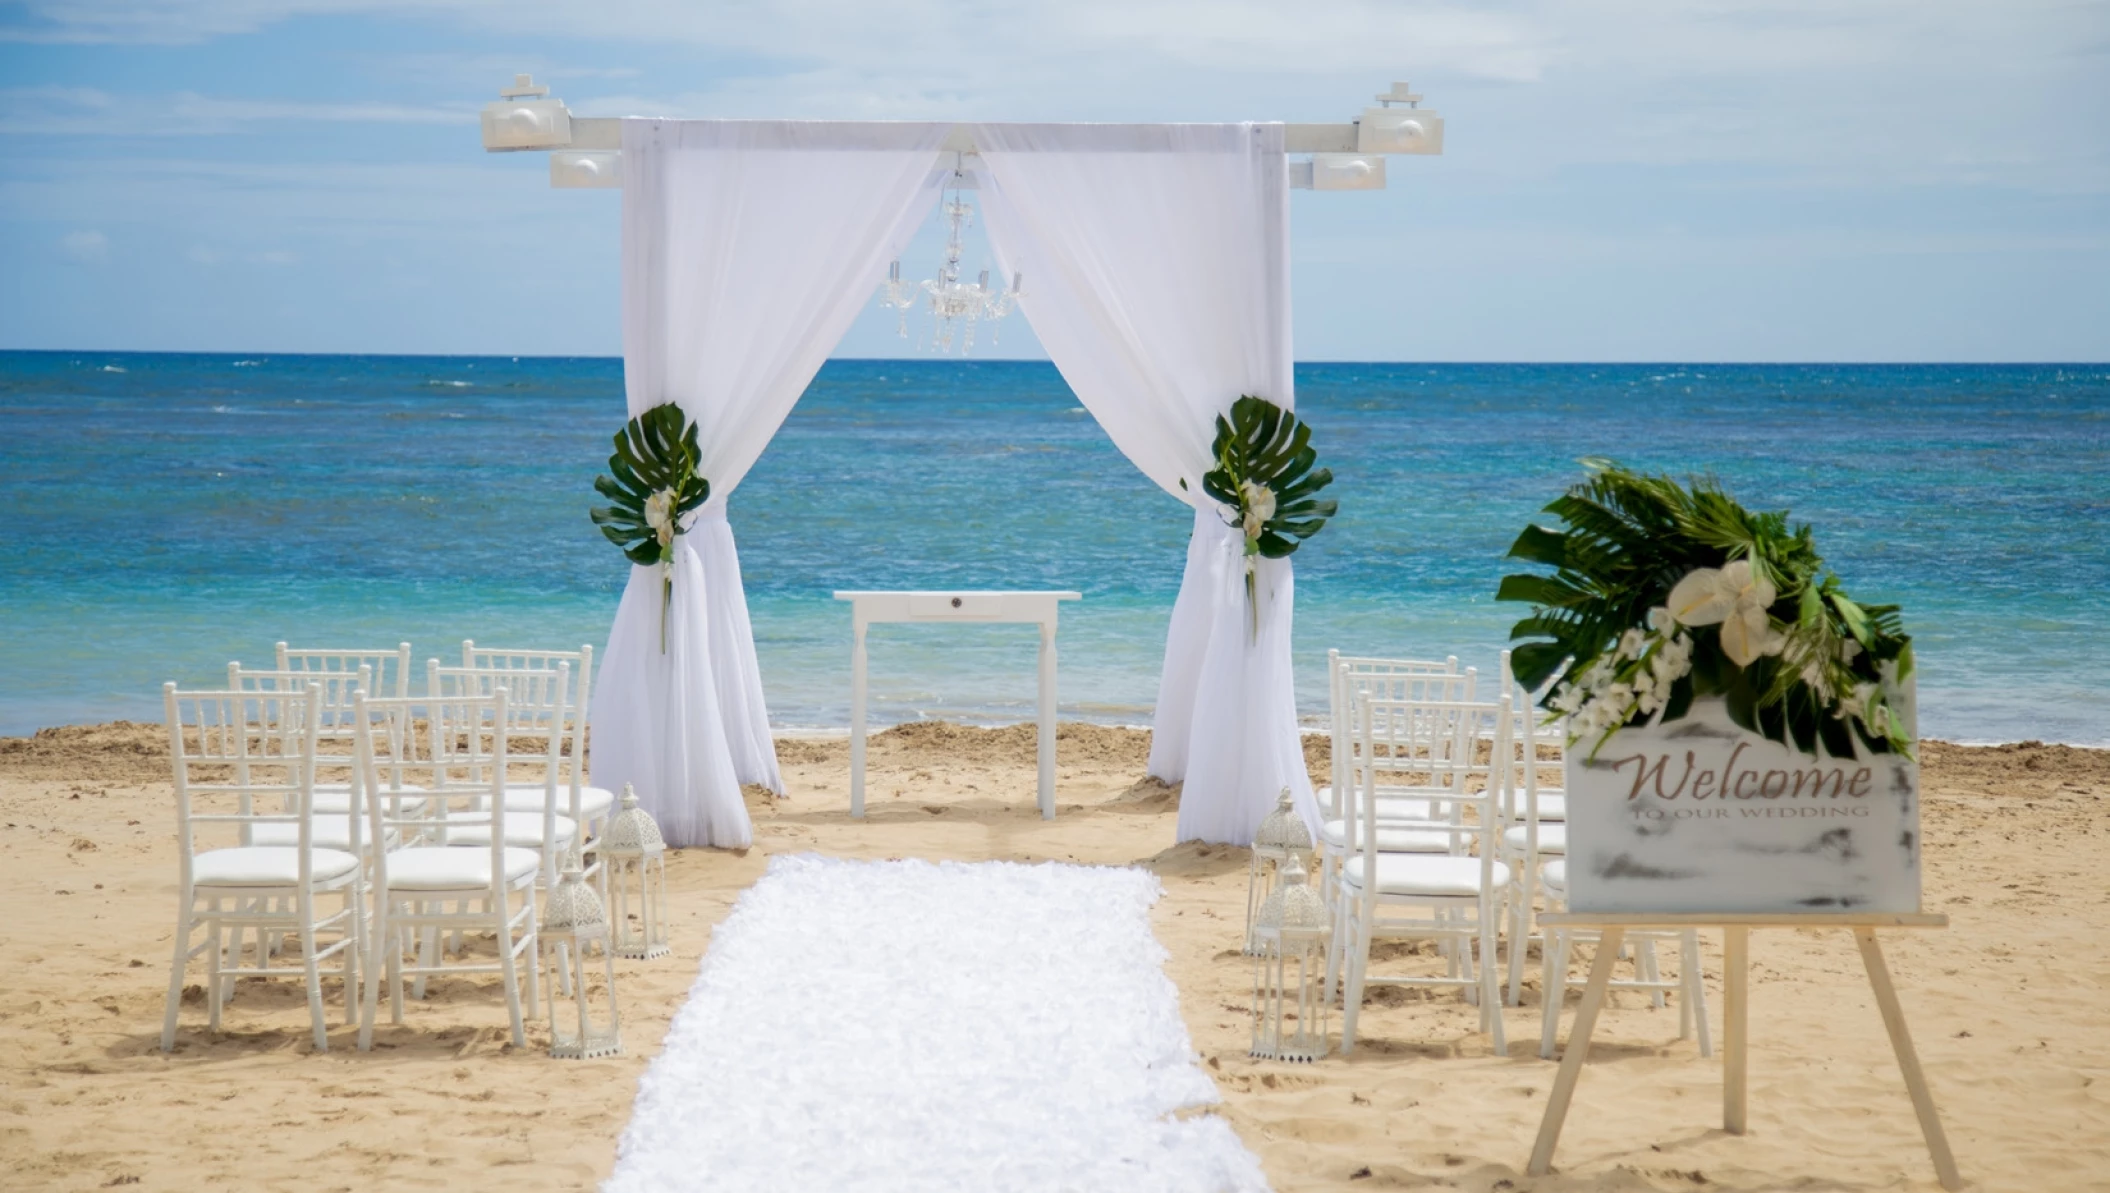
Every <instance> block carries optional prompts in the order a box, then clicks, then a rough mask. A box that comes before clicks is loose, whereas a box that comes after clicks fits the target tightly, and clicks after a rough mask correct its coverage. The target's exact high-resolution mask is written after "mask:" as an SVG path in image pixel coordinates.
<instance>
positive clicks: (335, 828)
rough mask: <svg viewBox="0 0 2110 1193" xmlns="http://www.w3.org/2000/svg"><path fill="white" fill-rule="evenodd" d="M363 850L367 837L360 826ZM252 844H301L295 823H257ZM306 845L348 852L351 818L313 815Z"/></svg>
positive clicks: (350, 844) (250, 834) (336, 815)
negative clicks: (313, 822) (313, 819)
mask: <svg viewBox="0 0 2110 1193" xmlns="http://www.w3.org/2000/svg"><path fill="white" fill-rule="evenodd" d="M359 835H360V838H361V840H360V846H361V848H362V850H363V849H364V846H365V844H366V842H365V837H366V836H367V835H368V829H367V826H366V825H364V824H361V825H360V826H359ZM249 843H250V844H251V845H271V846H280V845H282V846H286V847H289V848H290V847H292V846H295V845H298V844H300V826H299V825H297V824H259V825H256V826H254V827H252V828H251V829H250V830H249ZM308 843H309V844H311V845H313V846H314V847H315V848H317V849H337V850H349V849H350V848H351V847H352V818H351V817H350V816H347V815H345V814H344V813H342V812H339V813H336V814H335V815H332V814H330V813H327V812H318V813H316V815H315V834H314V836H312V837H310V838H309V839H308Z"/></svg>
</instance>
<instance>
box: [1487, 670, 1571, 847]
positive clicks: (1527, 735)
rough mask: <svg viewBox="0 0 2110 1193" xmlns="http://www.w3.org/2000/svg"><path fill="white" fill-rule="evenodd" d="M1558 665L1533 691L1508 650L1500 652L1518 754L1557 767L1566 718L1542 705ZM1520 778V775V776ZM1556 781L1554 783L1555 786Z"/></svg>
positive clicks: (1534, 777) (1564, 747)
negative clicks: (1522, 680)
mask: <svg viewBox="0 0 2110 1193" xmlns="http://www.w3.org/2000/svg"><path fill="white" fill-rule="evenodd" d="M1559 675H1560V669H1556V670H1555V672H1554V674H1553V676H1552V677H1549V678H1548V679H1547V680H1546V681H1545V682H1544V683H1542V684H1540V685H1539V689H1538V691H1536V692H1527V691H1525V690H1524V688H1523V685H1522V684H1519V683H1518V682H1517V679H1516V673H1515V671H1514V670H1513V669H1512V668H1511V666H1510V660H1509V652H1508V651H1506V650H1505V651H1503V652H1502V690H1503V691H1504V692H1507V693H1509V694H1510V695H1511V697H1512V698H1514V699H1515V701H1516V705H1515V708H1516V738H1517V741H1518V742H1519V743H1521V744H1522V749H1521V750H1520V751H1519V753H1520V756H1521V757H1525V758H1534V759H1536V760H1537V763H1538V765H1539V766H1547V767H1559V766H1560V765H1561V762H1562V760H1563V759H1565V758H1566V757H1567V752H1568V719H1567V718H1566V717H1563V716H1560V715H1558V714H1557V713H1553V712H1551V711H1550V710H1548V709H1547V708H1546V706H1545V700H1546V695H1547V693H1549V692H1551V691H1552V690H1553V685H1554V684H1555V683H1557V682H1559ZM1519 777H1520V778H1521V777H1522V776H1519ZM1530 777H1531V786H1532V792H1531V794H1532V804H1531V805H1530V806H1531V807H1532V808H1534V809H1536V807H1537V794H1538V788H1539V787H1541V786H1544V784H1542V783H1540V782H1539V781H1538V780H1539V775H1538V771H1537V770H1536V769H1535V768H1534V769H1533V770H1532V772H1531V776H1530ZM1559 786H1560V785H1559V784H1557V783H1556V784H1554V787H1555V788H1558V787H1559Z"/></svg>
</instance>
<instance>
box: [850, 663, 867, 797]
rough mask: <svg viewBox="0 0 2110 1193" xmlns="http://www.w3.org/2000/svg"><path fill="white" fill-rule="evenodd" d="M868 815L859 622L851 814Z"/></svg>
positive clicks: (853, 671) (852, 691)
mask: <svg viewBox="0 0 2110 1193" xmlns="http://www.w3.org/2000/svg"><path fill="white" fill-rule="evenodd" d="M864 814H865V627H864V622H863V621H859V622H858V623H857V624H856V626H855V628H854V629H852V631H851V641H850V815H851V816H853V817H855V818H858V819H863V817H864Z"/></svg>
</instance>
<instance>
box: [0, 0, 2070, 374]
mask: <svg viewBox="0 0 2110 1193" xmlns="http://www.w3.org/2000/svg"><path fill="white" fill-rule="evenodd" d="M515 71H532V72H534V73H535V75H536V76H537V77H538V78H540V79H543V80H545V81H547V82H549V83H550V84H551V85H552V87H553V88H554V93H555V94H556V95H558V96H560V97H562V98H563V99H565V100H566V101H567V102H568V103H569V104H570V105H571V107H572V109H573V111H574V112H576V113H579V114H583V115H625V114H644V115H676V116H792V117H839V118H856V119H887V118H919V119H926V118H937V119H945V118H959V119H1031V120H1236V119H1281V120H1293V121H1336V120H1346V119H1349V118H1352V117H1353V116H1354V115H1355V114H1356V113H1357V111H1358V110H1359V109H1360V108H1361V107H1362V106H1363V105H1364V104H1365V103H1366V102H1367V101H1368V99H1369V97H1370V95H1371V94H1372V93H1373V92H1375V91H1379V90H1382V89H1383V88H1384V87H1385V86H1386V85H1387V84H1388V83H1389V82H1390V81H1391V80H1393V79H1408V80H1411V81H1412V82H1413V83H1414V85H1415V88H1416V90H1418V91H1421V92H1422V93H1423V94H1425V95H1426V96H1427V97H1428V99H1427V105H1428V106H1430V107H1433V108H1435V109H1437V110H1439V111H1441V112H1442V113H1443V114H1444V116H1445V118H1446V122H1447V129H1446V136H1447V144H1446V152H1445V154H1444V155H1443V156H1441V157H1433V158H1430V157H1422V158H1395V159H1393V161H1392V165H1391V188H1390V189H1389V190H1386V191H1383V192H1378V193H1337V194H1312V193H1299V194H1298V195H1297V197H1296V203H1295V216H1294V231H1293V244H1294V277H1295V284H1296V311H1297V325H1296V335H1297V348H1298V355H1299V357H1300V358H1303V359H1312V360H1325V359H1332V360H1342V359H1348V360H1725V359H1727V360H1930V359H1932V360H2104V359H2110V5H2105V4H2102V3H2086V4H2083V3H2041V2H2037V0H2006V2H1974V3H1951V2H1945V0H1887V2H1870V3H1852V2H1839V0H1802V2H1793V0H1790V2H1783V3H1738V2H1733V0H1675V2H1673V0H1658V2H1644V0H1631V2H1597V0H1590V2H1581V0H1577V2H1568V3H1553V2H1545V3H1510V4H1484V5H1479V4H1475V5H1468V4H1422V3H1382V2H1378V0H1298V2H1295V3H1290V2H1278V3H1264V2H1254V0H1247V2H1240V0H1215V2H1206V3H1205V2H1199V0H1069V2H1067V3H1060V4H1046V5H1003V4H991V3H976V2H974V0H954V2H951V3H931V2H928V0H896V2H890V3H886V4H874V3H869V2H868V0H747V2H744V3H738V4H704V3H677V2H675V0H656V2H641V3H585V2H575V3H568V4H559V3H551V2H545V0H514V2H509V3H498V2H496V0H424V2H421V3H403V2H398V3H371V2H365V0H88V2H82V3H62V2H56V0H54V2H39V0H32V2H29V3H7V2H0V347H4V348H69V349H72V348H79V349H167V350H200V351H207V350H225V351H243V352H251V351H255V352H295V351H344V352H438V353H472V352H476V353H481V352H489V353H504V354H516V353H517V354H529V353H535V354H543V353H565V354H573V353H585V354H614V353H616V352H617V351H619V333H618V311H617V303H618V298H617V268H618V267H617V258H616V243H617V233H618V229H617V220H618V206H617V196H616V194H615V193H614V192H586V191H551V190H550V189H548V187H547V185H546V183H545V181H544V170H545V169H546V165H545V162H546V159H545V158H544V157H543V156H542V155H539V154H486V153H484V152H483V151H482V150H481V149H480V148H479V146H478V140H477V131H476V124H475V121H476V115H475V114H476V110H477V109H478V107H480V106H481V105H482V104H483V103H484V102H485V101H486V100H488V99H491V98H495V94H496V89H497V88H498V87H499V86H501V85H503V84H504V83H505V82H507V81H508V80H509V79H510V77H511V75H512V74H513V73H514V72H515ZM936 243H937V242H936V239H935V237H934V235H927V236H925V237H924V238H923V239H922V240H921V241H920V242H919V244H918V245H917V246H916V247H915V248H914V249H912V251H911V253H910V255H909V259H908V260H907V261H905V263H904V269H905V270H906V271H908V272H909V273H911V274H912V275H917V276H920V275H921V274H922V273H924V272H927V271H928V268H929V265H930V263H931V262H932V261H934V258H935V255H936ZM980 252H981V250H980V248H979V247H977V248H976V249H974V250H971V253H970V257H971V258H972V257H973V256H974V255H975V254H977V253H980ZM970 264H973V261H972V260H970ZM913 351H914V344H913V342H904V341H901V340H898V339H896V338H895V336H894V324H893V321H892V319H891V318H890V317H888V316H886V315H885V314H883V313H881V312H878V311H876V310H875V311H874V312H872V313H871V314H870V315H869V316H868V317H866V318H865V319H863V320H862V321H860V323H859V324H858V326H857V327H856V328H855V329H853V331H852V332H851V333H850V335H849V337H848V338H847V339H846V340H845V341H844V343H843V344H842V345H841V347H840V348H839V349H838V354H839V355H845V356H879V355H894V354H901V353H909V352H913ZM1034 352H1035V345H1034V344H1033V343H1032V340H1031V337H1030V335H1026V334H1021V332H1020V331H1019V330H1017V329H1013V328H1009V327H1007V328H1006V330H1005V336H1004V343H1003V345H1002V350H1001V351H998V352H986V351H983V352H978V353H977V354H978V355H1018V354H1027V355H1031V354H1033V353H1034Z"/></svg>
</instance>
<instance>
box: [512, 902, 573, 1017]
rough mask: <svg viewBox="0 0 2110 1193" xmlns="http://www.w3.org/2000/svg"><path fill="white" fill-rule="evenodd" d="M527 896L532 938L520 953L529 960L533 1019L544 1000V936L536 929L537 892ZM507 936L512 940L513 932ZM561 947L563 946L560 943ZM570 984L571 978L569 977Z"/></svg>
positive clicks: (552, 995)
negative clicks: (535, 903)
mask: <svg viewBox="0 0 2110 1193" xmlns="http://www.w3.org/2000/svg"><path fill="white" fill-rule="evenodd" d="M527 898H528V923H527V927H528V932H529V933H530V934H531V936H532V939H531V940H530V941H529V942H528V944H527V945H526V946H525V947H523V948H522V949H521V951H520V955H521V959H522V960H524V961H525V962H527V1013H528V1018H530V1019H533V1018H535V1017H537V1016H539V1015H541V1014H542V1012H541V1010H540V1009H539V1008H540V1006H541V1000H542V936H541V934H540V933H539V932H537V931H536V929H535V906H534V901H535V893H534V892H533V891H529V892H528V895H527ZM505 938H506V939H507V940H508V941H510V940H512V938H513V934H512V933H511V932H507V933H506V937H505ZM559 947H560V948H561V947H562V946H561V945H560V946H559ZM568 984H569V980H568V979H567V985H568ZM550 997H551V998H555V997H557V995H556V994H554V993H552V994H551V995H550Z"/></svg>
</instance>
